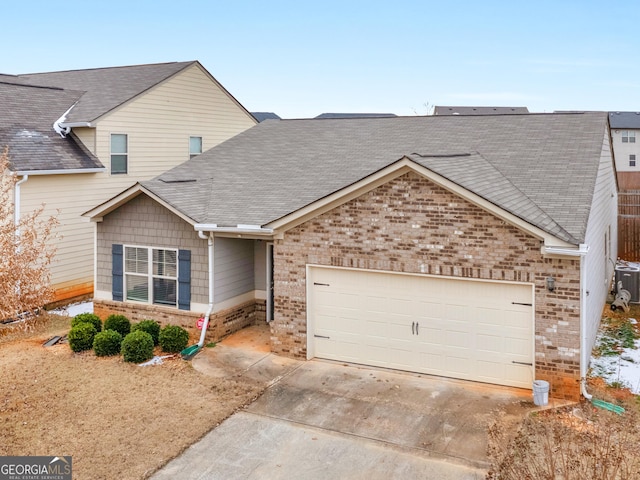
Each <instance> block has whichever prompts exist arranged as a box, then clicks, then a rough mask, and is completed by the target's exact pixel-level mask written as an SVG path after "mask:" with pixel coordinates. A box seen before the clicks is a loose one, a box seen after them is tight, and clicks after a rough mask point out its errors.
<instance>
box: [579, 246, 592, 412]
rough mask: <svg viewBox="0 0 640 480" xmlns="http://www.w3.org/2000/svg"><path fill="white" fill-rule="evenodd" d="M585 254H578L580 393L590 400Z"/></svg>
mask: <svg viewBox="0 0 640 480" xmlns="http://www.w3.org/2000/svg"><path fill="white" fill-rule="evenodd" d="M585 257H586V255H581V256H580V393H582V396H583V397H584V398H586V399H587V400H591V397H592V395H591V394H590V393H589V392H587V368H588V364H587V359H588V357H587V335H586V332H587V295H586V286H587V285H586V280H587V273H586V271H585V270H586V268H585Z"/></svg>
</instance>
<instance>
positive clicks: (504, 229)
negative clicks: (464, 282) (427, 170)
mask: <svg viewBox="0 0 640 480" xmlns="http://www.w3.org/2000/svg"><path fill="white" fill-rule="evenodd" d="M298 235H301V236H304V237H306V238H307V239H311V241H312V244H313V246H312V248H310V249H309V252H308V254H309V262H310V263H314V259H313V255H314V251H315V250H316V249H318V250H328V251H329V253H325V255H331V252H332V251H333V252H334V253H335V257H336V258H338V257H340V258H348V257H351V256H353V257H354V258H359V260H357V262H356V263H355V264H349V263H348V260H347V264H345V265H341V266H351V267H357V268H373V267H372V266H370V265H362V262H363V261H364V262H365V263H366V260H362V259H363V258H364V259H366V258H367V257H368V256H369V255H376V256H378V255H380V254H381V253H382V254H384V255H385V257H386V258H387V259H388V261H389V263H392V262H398V261H400V259H401V258H403V257H404V256H405V255H409V256H410V257H413V258H419V259H420V263H421V264H422V265H424V267H420V266H419V265H414V266H412V268H411V267H405V268H407V270H409V271H416V272H419V273H428V274H451V275H453V274H454V273H453V271H452V272H446V273H445V272H441V271H431V270H432V269H433V268H436V267H434V266H438V265H443V264H445V265H446V264H449V265H452V266H454V265H455V267H456V269H462V270H457V271H456V272H457V273H455V275H456V276H465V275H463V270H464V269H474V268H477V264H478V262H479V261H480V259H482V261H483V262H486V261H487V256H489V257H493V259H492V260H493V264H494V268H497V269H506V270H508V269H509V268H513V267H514V266H515V265H516V264H519V262H522V261H525V259H524V258H523V257H527V256H531V255H533V257H532V258H536V259H538V261H539V259H540V244H541V240H540V239H539V238H536V237H534V236H533V235H531V234H530V233H527V232H524V231H522V230H521V229H518V228H516V227H515V226H513V225H510V224H508V223H507V222H505V221H503V220H502V219H500V218H498V217H497V216H495V215H493V214H491V213H489V212H488V211H486V210H484V209H482V208H480V207H479V206H477V205H474V204H472V203H471V202H469V201H467V200H465V199H463V198H462V197H460V196H458V195H456V194H454V193H452V192H450V191H448V190H446V189H445V188H443V187H441V186H439V185H437V184H435V183H433V182H432V181H430V180H429V179H427V178H425V177H422V176H421V175H418V174H417V173H415V172H409V173H406V174H404V175H401V176H399V177H397V178H395V179H393V180H391V181H389V182H387V183H385V184H384V185H381V186H378V187H376V188H374V189H372V190H370V191H369V192H366V193H364V194H362V195H360V196H359V197H357V198H355V199H352V200H350V201H348V202H346V203H344V204H342V205H340V206H337V207H335V208H334V209H332V210H330V211H328V212H325V213H323V214H321V215H319V216H317V217H315V218H313V219H311V220H308V221H307V222H305V223H303V224H301V225H299V226H297V227H295V228H294V229H292V230H291V231H289V232H287V233H286V234H285V238H290V236H294V237H295V236H298ZM331 256H334V255H331ZM437 268H439V267H437ZM466 276H471V275H470V274H469V275H466ZM473 276H479V277H483V276H485V275H475V274H474V275H473ZM489 278H490V277H489ZM523 281H531V279H529V280H523Z"/></svg>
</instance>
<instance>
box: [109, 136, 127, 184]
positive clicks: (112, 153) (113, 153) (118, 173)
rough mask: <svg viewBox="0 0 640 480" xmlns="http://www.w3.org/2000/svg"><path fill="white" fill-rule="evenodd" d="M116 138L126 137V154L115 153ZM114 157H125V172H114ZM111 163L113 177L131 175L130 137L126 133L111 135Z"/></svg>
mask: <svg viewBox="0 0 640 480" xmlns="http://www.w3.org/2000/svg"><path fill="white" fill-rule="evenodd" d="M114 136H124V139H125V152H124V153H122V152H114V151H113V137H114ZM114 155H118V156H121V155H124V157H125V163H124V171H123V172H122V171H117V172H116V171H114V170H113V156H114ZM109 162H110V164H111V166H110V171H111V175H127V174H128V173H129V135H128V134H126V133H111V134H110V135H109Z"/></svg>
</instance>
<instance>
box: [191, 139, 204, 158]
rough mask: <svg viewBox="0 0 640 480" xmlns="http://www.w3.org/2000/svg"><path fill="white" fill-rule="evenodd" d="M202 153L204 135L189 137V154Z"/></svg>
mask: <svg viewBox="0 0 640 480" xmlns="http://www.w3.org/2000/svg"><path fill="white" fill-rule="evenodd" d="M200 153H202V137H189V154H190V155H198V154H200Z"/></svg>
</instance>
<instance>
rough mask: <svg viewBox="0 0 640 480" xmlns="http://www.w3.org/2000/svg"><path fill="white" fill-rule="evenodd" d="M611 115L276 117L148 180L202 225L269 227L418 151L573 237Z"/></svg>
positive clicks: (431, 164)
mask: <svg viewBox="0 0 640 480" xmlns="http://www.w3.org/2000/svg"><path fill="white" fill-rule="evenodd" d="M606 125H607V115H606V113H580V114H577V113H575V114H528V115H506V116H502V115H497V116H426V117H398V118H367V119H340V120H331V119H327V120H324V121H321V122H319V121H317V120H313V119H309V120H281V121H279V122H264V123H261V124H258V125H256V126H255V127H253V128H251V129H249V130H247V131H245V132H243V133H241V134H239V135H237V136H235V137H233V138H232V139H230V140H227V141H226V142H224V143H222V144H220V145H219V146H217V147H214V148H213V149H211V150H209V151H207V152H205V153H203V154H201V155H199V156H198V157H195V158H193V159H192V160H189V161H187V162H186V163H184V164H182V165H180V166H178V167H176V168H174V169H172V170H170V171H168V172H166V173H164V174H162V175H160V176H158V177H156V178H155V179H153V180H150V181H146V182H143V183H142V185H143V187H144V188H146V189H148V190H149V191H151V192H152V193H153V194H155V195H157V196H158V197H160V198H161V199H163V200H164V201H165V202H167V203H168V204H170V205H171V206H172V207H173V208H175V209H176V210H177V211H179V212H180V213H181V214H183V215H184V216H186V217H188V218H190V219H192V220H193V221H194V223H206V224H217V225H218V226H236V225H238V224H251V225H260V226H265V225H268V224H269V223H270V222H273V221H275V220H277V219H279V218H281V217H284V216H286V215H288V214H290V213H292V212H295V211H297V210H299V209H301V208H302V207H305V206H307V205H309V204H311V203H313V202H315V201H317V200H319V199H322V198H324V197H326V196H328V195H330V194H332V193H334V192H338V191H340V190H341V189H343V188H345V187H347V186H349V185H352V184H354V183H355V182H358V181H360V180H362V179H364V178H366V177H367V176H369V175H371V174H373V173H374V172H377V171H379V170H381V169H383V168H385V167H387V166H389V165H391V164H393V163H394V162H396V161H398V160H399V159H401V158H404V157H406V158H409V159H411V160H412V161H413V162H415V163H416V164H419V165H421V166H423V167H425V168H427V169H429V170H431V171H433V172H435V173H437V174H438V175H441V176H442V177H445V178H447V179H449V180H450V181H452V182H454V183H456V184H458V185H460V186H462V187H464V188H465V189H467V190H469V191H470V192H473V193H475V194H477V195H479V196H481V197H483V198H485V199H486V200H488V201H489V202H491V203H493V204H494V205H496V206H498V207H499V208H501V209H503V210H506V211H508V212H510V213H512V214H513V215H515V216H517V217H519V218H521V219H523V220H525V221H526V222H528V223H530V224H531V225H534V226H536V227H538V228H540V229H542V230H543V231H545V232H548V233H550V234H552V235H554V236H556V237H557V238H560V239H562V240H564V241H566V242H569V243H572V244H576V245H577V244H579V243H581V242H583V241H584V237H585V233H586V226H587V220H588V217H589V211H590V207H591V200H592V197H593V191H594V186H595V181H596V177H597V173H598V166H599V162H600V157H601V152H602V145H603V140H604V135H605V131H606Z"/></svg>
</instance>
